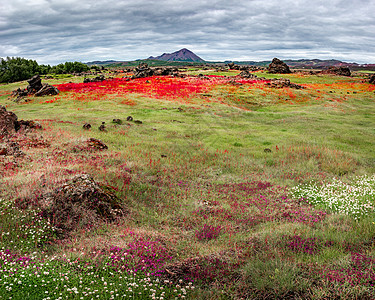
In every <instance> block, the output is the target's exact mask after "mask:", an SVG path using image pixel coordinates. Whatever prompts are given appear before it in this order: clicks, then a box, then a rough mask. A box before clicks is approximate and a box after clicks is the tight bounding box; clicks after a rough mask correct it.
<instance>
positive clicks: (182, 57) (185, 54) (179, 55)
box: [148, 48, 204, 62]
mask: <svg viewBox="0 0 375 300" xmlns="http://www.w3.org/2000/svg"><path fill="white" fill-rule="evenodd" d="M148 59H156V60H163V61H189V62H204V60H203V59H202V58H200V57H199V56H197V55H196V54H194V53H193V52H192V51H190V50H189V49H186V48H183V49H181V50H178V51H176V52H173V53H163V54H162V55H160V56H156V57H153V56H150V57H149V58H148Z"/></svg>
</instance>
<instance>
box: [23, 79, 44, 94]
mask: <svg viewBox="0 0 375 300" xmlns="http://www.w3.org/2000/svg"><path fill="white" fill-rule="evenodd" d="M27 82H28V83H29V85H28V87H27V91H28V93H29V94H35V93H36V92H37V91H39V90H40V89H41V88H42V79H40V76H39V75H35V76H33V77H31V78H30V79H29V80H27Z"/></svg>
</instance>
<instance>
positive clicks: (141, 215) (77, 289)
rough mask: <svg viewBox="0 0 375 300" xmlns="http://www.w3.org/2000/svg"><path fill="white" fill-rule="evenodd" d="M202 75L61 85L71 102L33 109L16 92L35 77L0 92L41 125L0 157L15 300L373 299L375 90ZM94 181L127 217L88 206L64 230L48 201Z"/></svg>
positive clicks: (0, 252) (33, 103) (4, 254)
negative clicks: (83, 178)
mask: <svg viewBox="0 0 375 300" xmlns="http://www.w3.org/2000/svg"><path fill="white" fill-rule="evenodd" d="M194 72H195V73H197V74H199V73H200V71H199V70H197V71H192V72H191V73H190V74H188V76H186V77H185V78H174V77H162V76H160V77H149V78H142V79H127V78H123V77H114V78H113V79H109V80H106V81H103V82H98V83H85V84H84V83H81V82H82V78H81V77H73V76H72V77H69V78H65V79H53V80H52V79H51V80H50V81H49V80H46V81H49V82H51V83H53V84H54V85H56V86H57V85H58V89H59V90H60V94H59V95H58V96H51V97H43V98H36V97H30V99H29V100H30V101H28V102H23V103H15V102H13V101H12V100H11V99H9V98H8V96H9V93H10V91H11V89H14V88H16V87H18V86H22V84H23V83H13V84H12V85H2V86H1V87H0V104H1V105H5V106H7V110H10V111H14V112H15V113H16V114H17V115H18V117H19V119H25V120H27V119H34V120H37V121H38V122H39V123H40V124H41V125H42V127H43V129H42V130H37V131H29V132H26V133H22V132H19V133H17V134H15V135H13V136H12V137H10V140H9V141H5V140H3V137H1V138H2V140H1V141H0V144H1V145H3V144H5V143H9V142H12V143H16V144H17V145H18V147H19V149H20V151H22V152H23V153H24V155H22V156H20V157H14V156H9V155H0V176H1V177H0V178H1V179H0V199H1V201H0V211H1V213H0V231H1V235H0V296H1V298H2V299H9V298H11V297H12V299H22V298H24V299H32V298H33V297H34V298H35V299H86V298H87V299H122V298H130V299H176V298H177V299H179V298H186V299H355V298H357V299H373V298H374V297H375V290H374V271H373V270H374V260H375V224H374V220H375V219H374V217H375V214H374V205H375V204H374V202H375V200H374V194H373V190H374V181H375V179H374V173H375V164H374V157H375V153H374V149H375V147H374V139H373V137H374V128H375V123H374V118H372V115H374V113H375V107H374V100H375V96H374V89H373V86H372V85H370V84H368V83H366V82H364V81H363V77H360V76H359V75H358V76H359V77H356V76H354V77H351V78H343V77H335V76H313V75H306V74H298V73H293V74H290V75H285V77H287V78H288V79H290V80H291V81H292V82H294V83H297V84H300V85H303V86H304V87H305V89H302V90H294V89H290V88H282V89H273V88H270V87H268V86H267V85H265V83H266V82H267V80H268V79H270V78H274V77H277V76H279V75H274V74H262V73H257V75H258V76H259V77H261V76H264V77H265V78H266V79H262V80H243V79H240V78H238V77H234V76H235V75H236V74H237V73H238V72H237V73H233V74H232V73H231V72H227V73H225V74H221V73H217V72H215V71H214V70H210V71H207V72H203V71H202V73H203V74H204V75H205V76H192V74H195V73H194ZM121 76H123V74H121ZM225 76H226V77H225ZM68 80H70V81H72V83H69V82H67V81H68ZM128 116H132V118H133V120H126V119H127V117H128ZM113 119H120V121H121V122H114V121H113ZM135 120H139V121H141V122H135ZM86 122H87V123H90V124H91V125H92V127H91V129H89V130H84V129H83V128H82V125H83V124H84V123H86ZM102 122H105V124H104V125H105V131H101V130H99V126H100V125H102ZM91 138H95V139H99V140H101V141H102V142H104V143H105V144H106V145H107V146H108V149H105V148H94V147H92V145H91V144H90V143H88V139H91ZM80 174H89V175H90V176H91V177H92V178H93V179H94V180H95V182H97V184H98V186H100V187H101V189H102V190H103V191H105V193H110V194H111V195H114V196H116V199H119V200H118V203H117V202H116V204H120V207H121V208H123V214H118V216H117V217H116V218H114V219H100V220H99V219H98V220H93V221H92V222H91V223H87V222H85V220H84V217H85V213H86V212H85V211H80V209H82V206H81V207H80V206H75V207H76V211H75V216H77V215H78V216H80V217H81V219H79V220H76V222H75V223H76V226H75V227H74V228H73V227H69V226H65V227H64V228H67V229H66V231H65V232H64V234H62V233H61V232H60V231H59V230H57V229H58V228H56V226H55V225H56V224H55V223H54V222H55V220H56V219H59V222H62V223H63V222H64V221H65V222H66V223H67V225H69V224H70V223H69V222H71V220H69V218H67V219H66V220H62V219H61V218H55V219H54V218H52V217H51V216H50V217H49V218H46V216H45V214H43V211H44V209H45V205H48V203H46V202H45V201H47V200H48V199H49V198H48V197H49V195H51V194H53V193H56V191H58V190H59V189H61V188H62V187H64V186H66V185H67V184H68V182H69V181H70V180H71V178H72V177H73V176H77V175H80ZM46 199H47V200H46ZM110 199H114V198H113V197H112V198H110ZM87 207H89V206H87ZM62 215H63V214H62ZM59 225H61V224H59ZM63 225H64V224H63Z"/></svg>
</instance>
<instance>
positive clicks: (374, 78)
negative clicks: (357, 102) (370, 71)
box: [368, 74, 375, 84]
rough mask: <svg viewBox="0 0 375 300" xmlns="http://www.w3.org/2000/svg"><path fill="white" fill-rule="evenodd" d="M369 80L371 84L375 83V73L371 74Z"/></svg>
mask: <svg viewBox="0 0 375 300" xmlns="http://www.w3.org/2000/svg"><path fill="white" fill-rule="evenodd" d="M368 82H369V83H371V84H375V74H374V75H371V76H370V78H369V80H368Z"/></svg>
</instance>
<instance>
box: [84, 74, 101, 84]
mask: <svg viewBox="0 0 375 300" xmlns="http://www.w3.org/2000/svg"><path fill="white" fill-rule="evenodd" d="M104 80H105V77H104V75H99V76H96V77H95V78H85V79H83V83H88V82H101V81H104Z"/></svg>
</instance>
